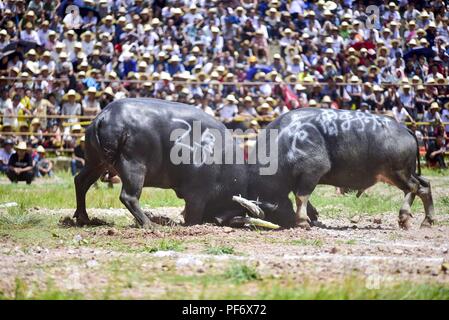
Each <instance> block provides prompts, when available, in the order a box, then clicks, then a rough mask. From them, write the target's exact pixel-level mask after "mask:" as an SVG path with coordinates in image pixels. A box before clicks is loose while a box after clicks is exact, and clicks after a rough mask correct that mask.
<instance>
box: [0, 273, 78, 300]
mask: <svg viewBox="0 0 449 320" xmlns="http://www.w3.org/2000/svg"><path fill="white" fill-rule="evenodd" d="M5 299H10V300H82V299H85V297H84V294H82V293H81V292H77V291H72V290H68V291H63V290H60V289H58V288H56V287H55V286H54V284H53V282H51V281H48V283H47V285H46V286H45V288H38V287H37V285H33V284H27V283H26V282H25V281H24V280H22V279H20V278H16V279H15V286H14V292H13V293H12V295H7V294H6V293H4V292H2V291H0V300H5Z"/></svg>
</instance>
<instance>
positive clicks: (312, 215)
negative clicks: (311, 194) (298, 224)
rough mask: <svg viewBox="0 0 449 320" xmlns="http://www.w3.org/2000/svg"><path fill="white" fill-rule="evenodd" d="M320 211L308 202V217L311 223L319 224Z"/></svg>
mask: <svg viewBox="0 0 449 320" xmlns="http://www.w3.org/2000/svg"><path fill="white" fill-rule="evenodd" d="M318 215H319V214H318V211H317V209H316V208H315V207H314V206H313V205H312V203H311V202H310V201H308V202H307V216H308V217H309V219H310V221H311V222H312V223H313V222H317V221H318Z"/></svg>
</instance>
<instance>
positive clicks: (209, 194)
mask: <svg viewBox="0 0 449 320" xmlns="http://www.w3.org/2000/svg"><path fill="white" fill-rule="evenodd" d="M195 128H197V129H198V130H197V134H198V137H196V138H197V139H196V140H195V137H194V135H195ZM176 131H179V132H178V133H177V134H174V133H175V132H176ZM225 131H226V127H225V126H224V125H223V124H222V123H221V122H219V121H218V120H216V119H214V118H213V117H211V116H209V115H207V114H206V113H205V112H203V111H201V110H199V109H197V108H195V107H193V106H189V105H185V104H180V103H174V102H167V101H163V100H157V99H123V100H117V101H115V102H112V103H111V104H109V105H108V106H107V107H106V108H105V109H104V110H103V111H102V112H101V113H100V114H99V115H98V116H97V117H96V118H95V119H94V120H93V122H92V123H91V124H90V125H89V127H88V128H87V130H86V148H85V150H86V152H85V157H86V159H85V160H86V162H85V167H84V168H83V170H82V171H81V172H80V173H79V174H78V175H77V176H76V177H75V187H76V199H77V209H76V211H75V214H74V217H75V218H76V220H77V223H78V224H80V225H83V224H88V223H89V218H88V215H87V212H86V204H85V198H86V192H87V191H88V189H89V188H90V186H91V185H92V184H93V183H94V182H95V181H96V180H97V179H98V178H99V177H100V176H101V175H102V174H103V173H104V172H105V171H106V170H108V171H112V172H115V173H117V174H118V175H119V176H120V178H121V180H122V190H121V194H120V200H121V201H122V202H123V204H124V205H125V206H126V207H127V208H128V210H129V211H130V212H131V213H132V214H133V216H134V217H135V218H136V220H137V222H138V223H139V224H140V225H141V226H150V225H151V224H152V222H151V221H152V220H157V219H156V218H155V217H154V216H153V215H152V214H151V213H144V212H143V210H142V209H141V207H140V205H139V198H140V195H141V191H142V188H143V187H148V186H151V187H158V188H170V189H174V190H175V192H176V195H177V196H178V197H180V198H182V199H184V200H185V202H186V205H185V209H184V212H183V215H184V220H185V224H186V225H192V224H199V223H203V222H206V221H211V220H214V218H215V217H216V216H217V215H221V214H222V215H223V216H224V217H227V218H228V219H229V218H232V217H233V216H236V215H239V214H240V215H241V214H244V210H243V208H242V207H241V206H240V205H239V204H237V203H235V202H233V201H232V196H234V195H239V194H240V195H243V196H244V195H245V194H246V191H247V170H246V167H245V165H244V164H242V163H240V164H239V163H234V161H230V163H227V164H220V163H209V162H207V161H208V160H210V159H217V158H215V157H218V158H220V157H223V156H224V154H225V150H228V151H229V149H236V150H237V149H238V148H236V145H235V142H234V141H233V139H232V137H230V136H229V135H226V133H225ZM226 137H228V138H226ZM229 137H230V138H229ZM219 140H222V141H219ZM180 154H182V155H184V156H187V157H188V158H189V159H187V160H186V161H185V162H182V161H181V163H179V162H180V160H179V155H180ZM190 158H191V159H190ZM176 159H177V160H176ZM222 159H223V158H222ZM153 218H154V219H153ZM220 221H221V220H220ZM221 222H222V221H221Z"/></svg>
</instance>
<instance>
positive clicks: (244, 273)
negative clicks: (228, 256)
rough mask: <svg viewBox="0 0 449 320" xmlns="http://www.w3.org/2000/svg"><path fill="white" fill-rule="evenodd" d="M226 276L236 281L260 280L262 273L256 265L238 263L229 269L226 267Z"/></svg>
mask: <svg viewBox="0 0 449 320" xmlns="http://www.w3.org/2000/svg"><path fill="white" fill-rule="evenodd" d="M224 277H225V279H227V280H230V281H231V282H234V283H244V282H248V281H253V280H260V275H259V273H258V272H257V270H256V268H255V267H253V266H250V265H246V264H238V263H236V264H232V265H231V266H230V267H229V268H228V269H226V271H225V273H224Z"/></svg>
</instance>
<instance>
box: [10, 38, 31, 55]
mask: <svg viewBox="0 0 449 320" xmlns="http://www.w3.org/2000/svg"><path fill="white" fill-rule="evenodd" d="M36 47H37V43H36V42H32V41H25V40H19V41H12V42H11V43H9V44H8V45H7V46H5V47H4V48H3V50H2V52H3V53H5V52H8V51H16V52H21V53H23V54H25V53H27V52H28V51H30V50H31V49H35V48H36Z"/></svg>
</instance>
